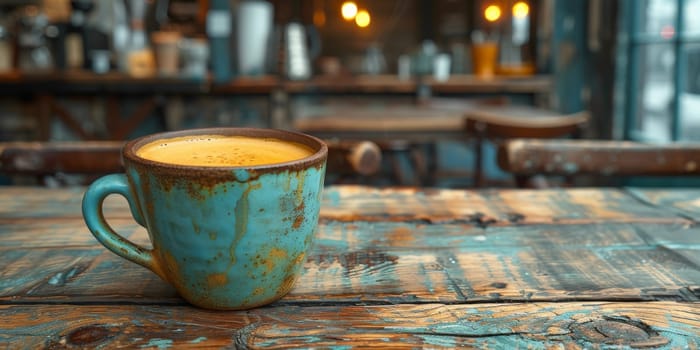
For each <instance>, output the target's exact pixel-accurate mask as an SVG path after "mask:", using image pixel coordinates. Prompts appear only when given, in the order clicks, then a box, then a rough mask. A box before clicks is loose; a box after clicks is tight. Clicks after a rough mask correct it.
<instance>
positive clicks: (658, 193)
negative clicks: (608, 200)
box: [627, 188, 700, 221]
mask: <svg viewBox="0 0 700 350" xmlns="http://www.w3.org/2000/svg"><path fill="white" fill-rule="evenodd" d="M627 191H628V192H629V193H630V194H631V195H633V196H635V197H637V198H638V199H639V200H640V201H642V202H646V203H648V204H649V205H651V206H656V207H659V208H667V209H668V210H672V211H676V212H678V213H680V214H682V215H685V216H687V217H689V218H690V219H693V220H696V221H697V220H700V189H697V188H683V189H675V190H671V191H670V190H668V189H643V188H630V189H628V190H627Z"/></svg>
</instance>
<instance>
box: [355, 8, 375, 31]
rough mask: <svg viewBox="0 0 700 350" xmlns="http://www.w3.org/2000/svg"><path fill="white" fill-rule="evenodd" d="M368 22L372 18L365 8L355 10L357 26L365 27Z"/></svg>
mask: <svg viewBox="0 0 700 350" xmlns="http://www.w3.org/2000/svg"><path fill="white" fill-rule="evenodd" d="M370 22H372V18H371V17H370V15H369V12H367V10H360V11H358V12H357V16H355V24H357V26H358V27H360V28H365V27H367V26H369V24H370Z"/></svg>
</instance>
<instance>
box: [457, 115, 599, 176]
mask: <svg viewBox="0 0 700 350" xmlns="http://www.w3.org/2000/svg"><path fill="white" fill-rule="evenodd" d="M465 118H466V130H467V133H468V134H469V135H470V136H472V137H474V139H475V157H474V186H475V187H482V186H483V185H484V174H483V173H484V159H483V158H484V141H485V140H489V141H493V142H494V143H496V145H498V144H499V143H501V142H502V141H504V140H508V139H512V138H536V139H553V138H559V137H566V136H573V137H578V136H579V134H580V132H581V131H582V129H583V128H584V126H585V125H586V123H587V122H588V120H589V118H590V115H589V113H588V112H585V111H583V112H579V113H574V114H558V113H555V112H553V111H549V110H543V109H538V108H533V107H528V106H514V105H509V106H501V107H484V108H481V109H473V110H470V111H468V112H467V113H466V114H465Z"/></svg>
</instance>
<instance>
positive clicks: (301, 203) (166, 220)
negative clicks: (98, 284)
mask: <svg viewBox="0 0 700 350" xmlns="http://www.w3.org/2000/svg"><path fill="white" fill-rule="evenodd" d="M212 134H219V135H238V136H249V137H260V138H277V139H281V140H287V141H293V142H297V143H301V144H304V145H306V146H308V147H310V148H311V149H312V150H313V154H312V155H310V156H308V157H306V158H303V159H300V160H296V161H289V162H284V163H277V164H270V165H260V166H249V167H200V166H182V165H173V164H166V163H161V162H157V161H151V160H147V159H144V158H141V157H139V156H137V154H136V151H137V150H138V149H139V147H141V146H143V145H145V144H148V143H150V142H152V141H156V140H159V139H166V138H173V137H180V136H188V135H212ZM327 155H328V148H327V146H326V144H325V143H324V142H323V141H321V140H319V139H317V138H314V137H312V136H308V135H304V134H299V133H294V132H289V131H282V130H272V129H246V128H219V129H196V130H185V131H177V132H168V133H161V134H155V135H150V136H145V137H142V138H139V139H136V140H134V141H131V142H129V143H127V144H126V145H125V146H124V148H123V154H122V157H123V160H124V168H125V171H126V174H114V175H107V176H104V177H102V178H100V179H98V180H97V181H95V182H94V183H93V184H92V185H91V186H90V187H89V188H88V189H87V191H86V192H85V196H84V197H83V217H84V218H85V222H86V224H87V226H88V228H89V229H90V231H91V232H92V234H93V235H94V236H95V237H96V238H97V240H98V241H100V243H102V244H103V245H104V246H105V247H107V248H108V249H109V250H111V251H112V252H114V253H115V254H117V255H119V256H121V257H123V258H125V259H127V260H130V261H132V262H135V263H137V264H139V265H142V266H145V267H146V268H148V269H150V270H152V271H153V272H154V273H155V274H157V275H158V276H160V277H161V278H162V279H163V280H165V281H166V282H168V283H170V284H171V285H173V286H174V287H175V289H176V290H177V291H178V293H179V294H180V295H181V296H182V297H183V298H184V299H186V300H187V301H188V302H190V303H191V304H194V305H197V306H200V307H204V308H209V309H228V310H236V309H247V308H252V307H256V306H260V305H264V304H268V303H271V302H273V301H275V300H277V299H279V298H281V297H283V296H284V295H285V294H286V293H287V292H288V291H289V290H290V289H291V288H292V286H293V284H294V282H295V280H296V279H297V277H298V276H299V274H300V271H301V268H302V265H303V263H304V261H305V260H306V259H305V257H306V254H307V252H308V251H309V248H310V246H311V244H312V241H313V237H314V234H315V230H316V227H317V224H318V215H319V210H320V202H321V192H322V189H323V181H324V176H325V168H326V158H327ZM110 194H119V195H122V196H124V197H126V199H127V201H128V202H129V206H130V208H131V213H132V215H133V217H134V219H135V220H136V222H138V223H139V224H140V225H142V226H144V227H145V228H146V230H147V231H148V235H149V238H150V240H151V243H152V248H145V247H141V246H139V245H136V244H134V243H133V242H130V241H129V240H127V239H126V238H124V237H122V236H120V235H119V234H118V233H116V232H115V231H114V230H113V229H112V228H111V227H110V226H109V224H108V223H107V220H106V219H105V217H104V215H103V212H102V203H103V201H104V199H105V198H106V197H107V196H108V195H110Z"/></svg>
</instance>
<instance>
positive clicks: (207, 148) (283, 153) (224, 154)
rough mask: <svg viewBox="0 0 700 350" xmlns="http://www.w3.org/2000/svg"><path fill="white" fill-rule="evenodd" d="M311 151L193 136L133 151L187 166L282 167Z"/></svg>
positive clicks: (265, 141) (272, 142)
mask: <svg viewBox="0 0 700 350" xmlns="http://www.w3.org/2000/svg"><path fill="white" fill-rule="evenodd" d="M313 153H314V152H313V150H312V149H311V148H310V147H307V146H305V145H302V144H300V143H296V142H291V141H284V140H280V139H275V138H256V137H248V136H224V135H194V136H183V137H175V138H169V139H160V140H157V141H153V142H151V143H148V144H146V145H144V146H142V147H141V148H139V149H138V150H137V151H136V155H138V156H139V157H141V158H145V159H149V160H153V161H157V162H161V163H170V164H177V165H190V166H212V167H230V166H254V165H264V164H275V163H283V162H288V161H292V160H298V159H302V158H306V157H308V156H311V155H312V154H313Z"/></svg>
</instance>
